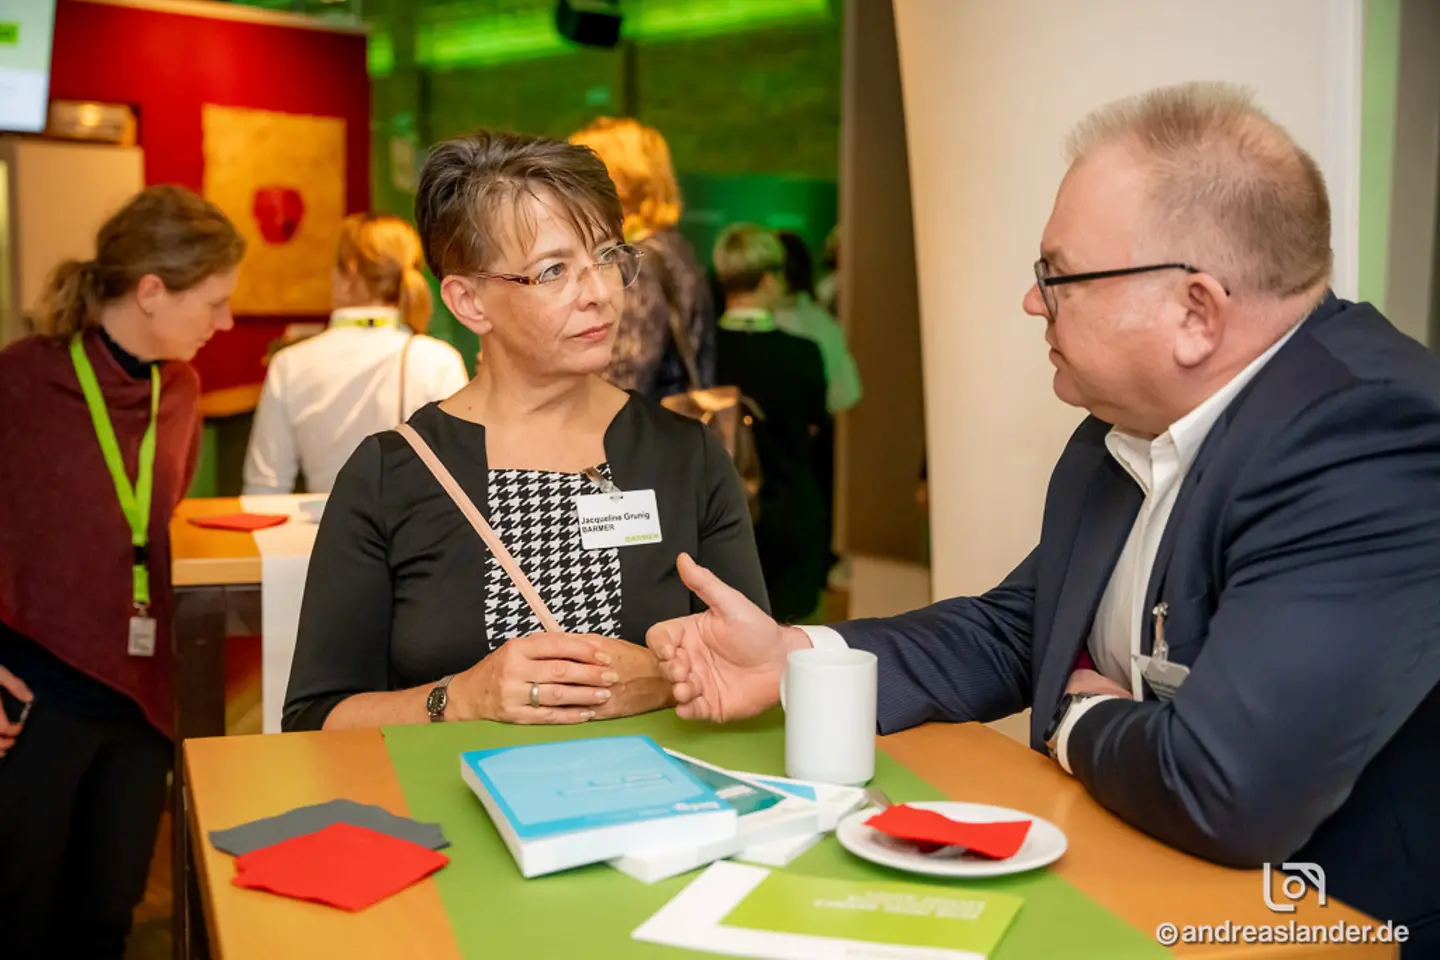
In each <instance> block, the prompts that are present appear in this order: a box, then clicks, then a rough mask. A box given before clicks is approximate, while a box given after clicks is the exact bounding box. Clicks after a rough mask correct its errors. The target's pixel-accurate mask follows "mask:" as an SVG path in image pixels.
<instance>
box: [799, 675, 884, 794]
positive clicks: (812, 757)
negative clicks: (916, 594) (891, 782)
mask: <svg viewBox="0 0 1440 960" xmlns="http://www.w3.org/2000/svg"><path fill="white" fill-rule="evenodd" d="M878 674H879V668H878V662H877V661H876V659H875V654H873V653H868V652H866V651H864V650H815V649H810V650H796V651H795V652H793V653H791V654H790V656H789V658H788V659H787V660H786V662H785V676H784V679H783V680H782V681H781V683H780V703H781V705H782V706H783V707H784V708H785V775H786V776H788V777H792V778H793V779H796V780H815V781H818V782H820V783H835V784H843V785H846V786H854V785H856V784H861V783H865V782H867V781H868V780H870V779H871V778H872V777H874V776H875V697H876V679H877V676H878Z"/></svg>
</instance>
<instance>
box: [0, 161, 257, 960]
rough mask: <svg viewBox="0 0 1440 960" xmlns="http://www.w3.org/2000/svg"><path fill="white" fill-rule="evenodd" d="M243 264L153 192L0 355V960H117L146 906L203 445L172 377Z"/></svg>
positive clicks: (213, 219)
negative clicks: (178, 555) (187, 501)
mask: <svg viewBox="0 0 1440 960" xmlns="http://www.w3.org/2000/svg"><path fill="white" fill-rule="evenodd" d="M244 248H245V241H244V240H243V239H242V238H241V236H240V234H239V233H238V232H237V231H236V230H235V228H234V226H233V225H232V224H231V223H230V222H229V221H228V220H226V219H225V216H224V214H222V213H221V212H220V211H219V210H218V209H217V208H216V207H214V206H213V205H211V204H209V203H207V202H206V201H204V200H202V199H201V198H200V197H198V196H196V195H195V194H193V193H190V192H189V191H187V190H183V189H180V188H178V187H151V188H149V189H147V190H145V191H143V192H141V193H140V194H138V195H136V196H135V197H134V198H133V199H131V201H130V202H129V203H128V204H126V206H125V207H123V208H122V209H121V210H120V211H119V212H118V213H117V214H115V216H114V217H112V218H111V219H110V221H109V222H107V223H106V224H105V225H104V226H103V227H102V228H101V229H100V234H99V236H98V237H97V239H96V257H95V259H94V260H89V261H85V262H77V261H71V262H68V263H65V264H62V265H61V266H60V267H59V268H58V269H57V270H56V272H55V274H54V276H53V278H52V279H51V283H50V288H49V290H48V294H47V297H46V298H45V302H44V304H43V306H42V308H41V310H40V313H39V316H38V317H37V318H36V328H37V333H38V335H37V336H34V337H30V338H28V339H25V340H21V341H19V342H17V343H13V344H11V345H10V346H9V347H7V348H5V349H4V350H3V351H0V706H3V708H4V711H3V715H0V944H3V947H0V953H3V954H4V956H5V957H6V958H13V960H23V958H29V957H40V956H45V957H115V958H119V957H120V956H121V955H122V954H123V953H124V949H125V941H126V938H127V937H128V936H129V932H130V916H131V912H132V911H133V909H134V907H135V905H136V904H137V903H138V902H139V901H140V898H141V897H142V896H143V894H144V891H145V879H146V873H147V870H148V867H149V862H150V853H151V850H152V848H153V845H154V842H155V832H156V828H157V827H158V824H159V820H160V814H161V812H162V810H163V809H164V805H165V774H166V771H167V769H168V768H169V765H170V761H171V756H172V752H173V751H172V747H171V745H170V741H169V739H168V737H169V734H170V721H171V706H170V704H171V691H170V683H171V670H170V637H169V625H170V615H171V607H172V603H171V589H170V544H169V536H168V529H169V523H170V517H171V514H172V513H173V512H174V509H175V505H176V504H178V503H179V502H180V499H181V498H182V497H183V496H184V495H185V489H186V487H187V486H188V485H189V481H190V476H191V473H192V472H193V470H194V466H195V457H196V447H197V440H198V434H199V429H200V418H199V410H198V406H197V403H198V400H199V379H198V378H197V377H196V375H195V371H194V369H193V368H192V367H190V365H189V364H188V363H186V362H185V361H188V360H189V359H190V358H192V357H193V356H194V355H195V353H196V351H198V350H199V349H200V347H201V346H202V345H203V344H204V343H205V341H206V340H208V339H210V337H211V335H212V334H214V333H215V331H216V330H227V329H229V328H230V327H231V325H232V321H231V317H230V306H229V297H230V293H231V291H232V290H233V289H234V287H235V275H236V269H237V266H238V264H239V262H240V258H241V256H242V254H243V253H244ZM147 434H148V435H149V436H147ZM147 494H148V496H147ZM147 514H148V516H147Z"/></svg>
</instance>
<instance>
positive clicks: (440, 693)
mask: <svg viewBox="0 0 1440 960" xmlns="http://www.w3.org/2000/svg"><path fill="white" fill-rule="evenodd" d="M447 699H448V698H447V697H446V695H445V688H444V687H436V688H435V689H434V690H431V691H430V696H428V697H426V698H425V709H426V710H427V711H429V713H430V715H431V716H432V717H437V716H439V715H440V714H442V713H444V712H445V703H446V701H447Z"/></svg>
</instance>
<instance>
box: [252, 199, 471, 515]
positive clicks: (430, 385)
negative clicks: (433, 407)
mask: <svg viewBox="0 0 1440 960" xmlns="http://www.w3.org/2000/svg"><path fill="white" fill-rule="evenodd" d="M422 262H423V253H422V251H421V248H420V238H419V237H418V236H417V235H416V233H415V229H414V228H413V227H411V226H410V224H408V223H406V222H405V221H404V220H401V219H400V218H399V217H392V216H376V215H369V214H353V215H351V216H350V217H347V218H346V220H345V223H344V225H343V226H342V228H341V232H340V243H339V246H338V249H337V251H336V257H335V269H334V271H333V273H332V275H331V299H332V303H333V304H334V306H335V311H334V312H333V313H332V314H331V315H330V326H329V329H327V330H326V331H325V332H324V333H321V334H319V335H318V336H315V337H311V338H310V339H308V340H303V341H301V342H300V343H297V344H295V345H294V346H291V347H287V348H285V349H284V350H281V351H280V352H279V353H277V354H276V355H275V357H274V358H273V359H272V360H271V361H270V369H269V372H268V373H267V374H266V376H265V389H264V391H263V392H262V393H261V395H260V404H259V406H258V407H257V408H256V410H255V421H254V425H253V427H252V428H251V432H250V446H249V449H248V450H247V451H246V453H245V493H246V494H264V493H292V492H293V491H294V490H295V484H296V479H297V477H298V476H300V475H303V476H304V478H305V489H306V490H307V491H309V492H311V493H329V492H330V488H331V487H332V486H333V485H334V483H335V475H336V474H337V473H339V472H340V468H341V467H342V466H344V464H345V461H346V460H348V459H349V458H350V454H352V453H354V452H355V448H356V447H358V446H359V445H360V441H362V440H364V439H365V438H366V437H368V436H370V435H371V434H373V433H378V432H379V431H381V430H388V429H390V428H391V427H393V426H395V425H396V424H399V423H403V422H404V421H406V420H407V419H409V417H410V415H411V414H412V413H414V412H415V411H416V410H419V409H420V408H421V407H423V406H425V405H426V404H429V403H433V402H436V401H439V400H444V399H445V398H446V397H449V396H450V395H451V394H453V393H455V392H456V391H458V390H459V389H460V388H461V387H463V386H465V384H466V383H468V382H469V380H470V378H469V376H468V374H467V373H466V371H465V362H464V361H463V360H462V359H461V358H460V353H459V352H458V351H457V350H456V349H455V348H454V347H452V346H450V345H449V344H448V343H444V342H443V341H440V340H436V339H434V338H433V337H427V336H425V330H426V328H427V327H428V326H429V323H430V310H431V305H432V299H431V296H430V287H429V284H427V283H426V282H425V277H424V275H423V274H422V273H421V272H420V265H421V263H422Z"/></svg>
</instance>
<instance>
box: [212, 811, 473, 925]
mask: <svg viewBox="0 0 1440 960" xmlns="http://www.w3.org/2000/svg"><path fill="white" fill-rule="evenodd" d="M449 862H450V858H449V857H447V856H445V855H444V854H443V853H436V852H435V851H434V850H428V849H426V848H425V847H422V846H420V845H419V844H416V843H411V842H410V841H408V840H401V839H399V838H397V837H392V836H388V835H386V834H383V833H377V832H376V831H374V830H369V829H366V828H365V827H357V826H355V825H353V824H349V823H335V824H331V825H330V826H328V827H326V828H325V829H324V830H318V831H316V832H315V833H309V834H306V835H305V836H302V837H294V838H292V839H290V840H284V841H281V842H280V843H277V844H275V845H274V846H270V847H265V848H263V849H260V850H255V851H253V852H251V853H247V854H245V855H244V856H243V857H236V858H235V880H234V883H235V885H236V886H237V887H249V888H250V889H253V890H269V891H270V892H271V893H278V894H280V895H282V896H286V897H294V898H295V899H297V900H313V901H316V902H317V903H328V904H330V905H331V906H336V907H341V908H343V909H345V910H363V909H364V908H365V907H368V906H370V905H371V904H372V903H378V902H379V901H381V900H384V899H385V898H386V897H388V896H390V895H391V894H393V893H398V892H399V891H401V890H404V889H405V888H406V887H408V886H410V885H411V884H413V883H415V882H417V881H419V880H423V879H424V878H425V877H428V876H429V875H430V874H432V873H434V872H435V871H436V870H439V869H440V868H441V867H443V866H445V864H447V863H449Z"/></svg>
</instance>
